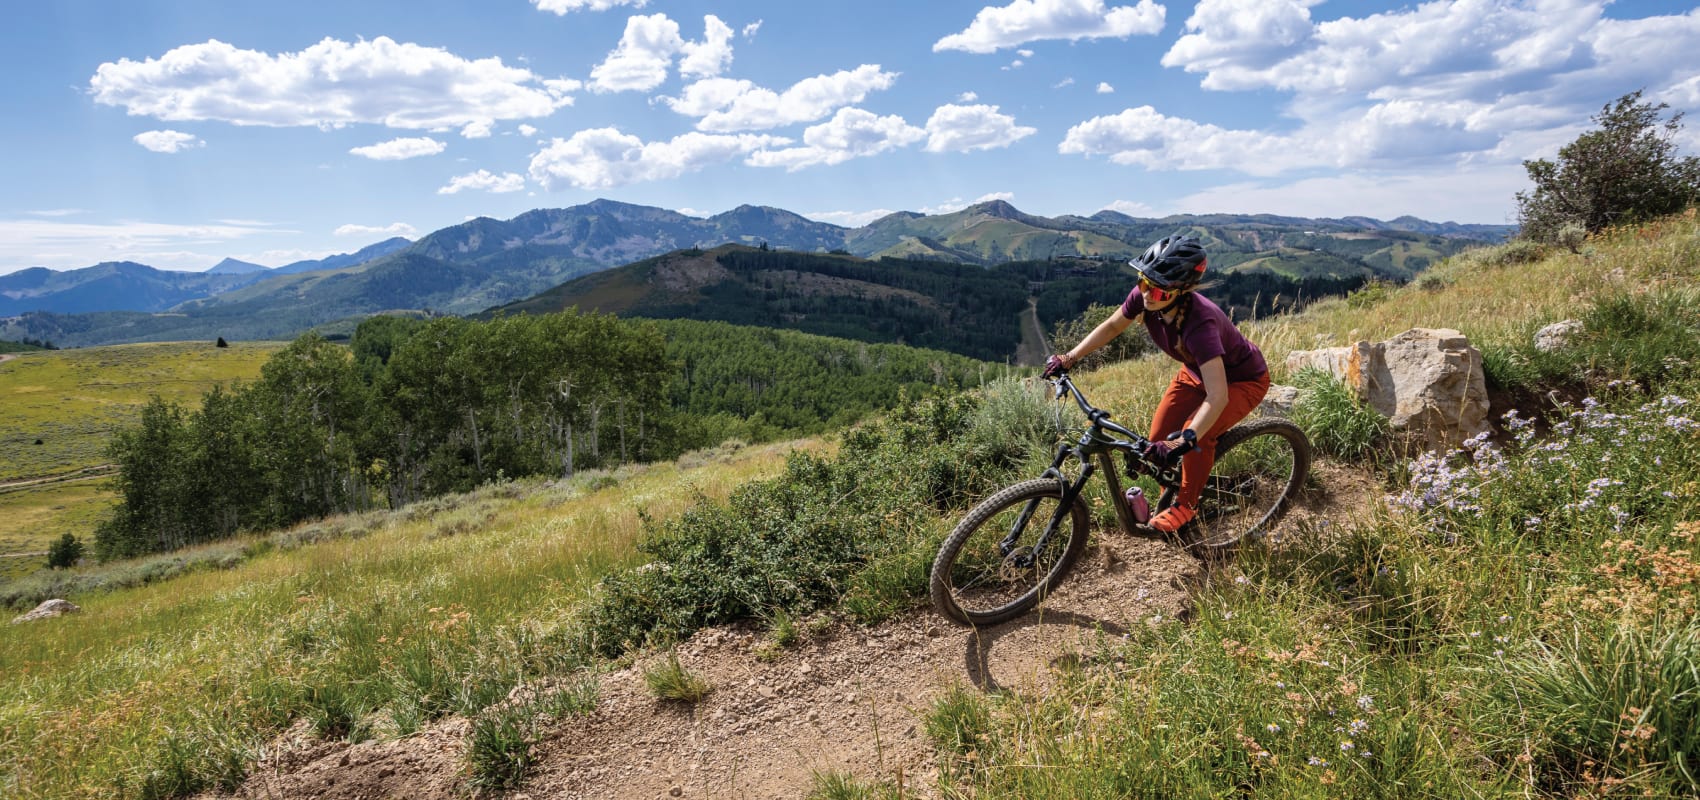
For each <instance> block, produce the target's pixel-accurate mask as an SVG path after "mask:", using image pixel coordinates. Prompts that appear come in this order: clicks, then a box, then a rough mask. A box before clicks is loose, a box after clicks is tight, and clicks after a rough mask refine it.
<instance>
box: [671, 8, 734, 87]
mask: <svg viewBox="0 0 1700 800" xmlns="http://www.w3.org/2000/svg"><path fill="white" fill-rule="evenodd" d="M702 20H703V40H702V41H700V42H685V44H684V46H683V47H682V48H681V49H680V52H681V53H682V54H683V57H682V58H680V59H679V74H680V75H684V76H686V77H704V78H706V77H711V76H714V75H719V74H720V73H722V72H725V71H726V67H727V66H729V65H730V64H731V63H732V27H731V26H730V25H727V24H726V23H724V22H721V21H720V18H719V17H716V16H714V15H713V14H710V15H708V16H706V17H703V18H702Z"/></svg>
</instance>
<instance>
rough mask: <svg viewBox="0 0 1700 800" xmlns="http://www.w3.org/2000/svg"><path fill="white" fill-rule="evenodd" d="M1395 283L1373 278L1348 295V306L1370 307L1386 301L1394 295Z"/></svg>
mask: <svg viewBox="0 0 1700 800" xmlns="http://www.w3.org/2000/svg"><path fill="white" fill-rule="evenodd" d="M1394 288H1395V287H1394V285H1393V284H1392V283H1390V282H1388V281H1383V280H1373V281H1370V282H1369V283H1366V284H1364V285H1363V286H1362V287H1359V288H1358V289H1356V290H1354V291H1352V292H1351V293H1350V294H1348V295H1346V306H1347V307H1348V308H1370V307H1373V306H1378V305H1380V304H1382V303H1383V302H1386V300H1387V298H1389V297H1392V296H1393V289H1394Z"/></svg>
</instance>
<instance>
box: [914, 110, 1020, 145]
mask: <svg viewBox="0 0 1700 800" xmlns="http://www.w3.org/2000/svg"><path fill="white" fill-rule="evenodd" d="M1037 132H1038V131H1037V129H1035V128H1028V127H1024V126H1021V125H1017V124H1015V118H1014V117H1012V116H1010V115H1008V114H1000V113H998V107H997V106H988V105H972V106H959V105H943V106H939V107H938V108H937V109H935V110H934V111H933V116H932V117H931V118H930V119H928V120H927V147H926V149H927V150H928V151H929V152H933V153H943V152H960V153H965V152H968V151H970V150H991V149H994V148H999V147H1008V146H1010V145H1012V144H1014V143H1016V142H1018V141H1020V140H1022V139H1025V138H1027V137H1028V136H1032V135H1033V134H1034V133H1037Z"/></svg>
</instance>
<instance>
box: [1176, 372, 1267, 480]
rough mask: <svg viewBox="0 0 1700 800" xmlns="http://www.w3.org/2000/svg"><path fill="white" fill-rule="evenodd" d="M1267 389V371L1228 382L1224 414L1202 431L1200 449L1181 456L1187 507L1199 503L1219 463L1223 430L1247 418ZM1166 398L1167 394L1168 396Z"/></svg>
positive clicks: (1200, 391)
mask: <svg viewBox="0 0 1700 800" xmlns="http://www.w3.org/2000/svg"><path fill="white" fill-rule="evenodd" d="M1181 372H1182V374H1184V375H1186V376H1187V378H1188V379H1191V378H1192V375H1191V374H1190V373H1187V372H1186V370H1181ZM1176 380H1177V381H1178V380H1179V376H1176ZM1198 391H1199V395H1200V397H1202V396H1203V392H1204V387H1203V386H1202V385H1201V386H1199V387H1198ZM1268 393H1269V374H1268V373H1264V375H1263V377H1261V378H1259V379H1257V380H1253V381H1239V382H1237V383H1230V384H1228V407H1227V408H1224V409H1222V416H1220V417H1217V418H1216V424H1215V425H1212V426H1211V427H1210V431H1209V432H1208V433H1199V435H1198V449H1197V450H1194V451H1192V452H1191V453H1188V454H1186V455H1185V456H1184V457H1182V458H1181V496H1180V504H1181V505H1184V506H1186V507H1188V508H1194V507H1196V506H1197V505H1198V498H1199V496H1201V495H1203V494H1204V484H1205V482H1206V481H1207V479H1208V478H1209V477H1210V468H1211V467H1213V466H1215V465H1216V440H1218V439H1220V438H1222V434H1224V433H1227V432H1228V429H1229V428H1232V427H1234V426H1235V425H1238V424H1239V422H1240V420H1242V419H1245V418H1246V415H1247V414H1250V413H1251V411H1252V409H1254V408H1257V404H1258V403H1261V402H1263V396H1264V395H1266V394H1268ZM1164 399H1165V400H1167V399H1168V398H1167V397H1166V396H1165V398H1164ZM1194 408H1197V406H1194ZM1188 413H1191V412H1188ZM1185 422H1186V420H1185V419H1182V420H1181V423H1182V424H1184V423H1185ZM1177 428H1178V426H1177Z"/></svg>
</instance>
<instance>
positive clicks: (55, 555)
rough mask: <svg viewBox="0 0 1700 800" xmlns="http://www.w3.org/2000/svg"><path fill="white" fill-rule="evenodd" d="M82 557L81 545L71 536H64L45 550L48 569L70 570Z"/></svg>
mask: <svg viewBox="0 0 1700 800" xmlns="http://www.w3.org/2000/svg"><path fill="white" fill-rule="evenodd" d="M82 557H83V543H82V542H80V541H78V540H77V537H76V536H75V535H73V534H69V533H67V534H65V535H64V536H61V537H59V540H58V541H56V542H54V543H53V545H52V546H51V547H49V548H47V567H48V568H49V569H70V568H71V567H74V566H76V565H77V561H78V560H80V559H81V558H82Z"/></svg>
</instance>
